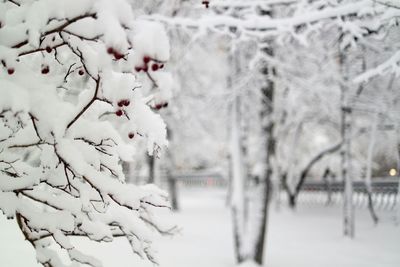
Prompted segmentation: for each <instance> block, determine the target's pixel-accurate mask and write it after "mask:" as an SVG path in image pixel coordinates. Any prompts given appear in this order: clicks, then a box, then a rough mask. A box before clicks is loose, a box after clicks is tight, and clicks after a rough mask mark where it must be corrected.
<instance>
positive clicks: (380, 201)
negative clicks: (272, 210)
mask: <svg viewBox="0 0 400 267" xmlns="http://www.w3.org/2000/svg"><path fill="white" fill-rule="evenodd" d="M371 187H372V203H373V205H374V207H375V208H376V209H377V210H380V209H384V210H392V209H393V208H394V207H395V206H396V202H397V191H398V180H395V179H389V178H382V179H374V180H373V181H372V183H371ZM353 189H354V193H353V202H354V205H355V207H357V208H367V206H368V196H367V187H366V184H365V182H364V181H355V182H354V183H353ZM343 191H344V183H343V182H324V181H315V182H314V181H308V182H306V183H305V184H304V185H303V187H302V190H301V192H300V194H299V196H298V200H297V201H298V203H303V204H319V205H321V204H323V205H333V204H340V203H342V201H343ZM281 196H282V197H283V198H286V196H285V193H284V192H281Z"/></svg>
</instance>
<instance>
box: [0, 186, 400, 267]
mask: <svg viewBox="0 0 400 267" xmlns="http://www.w3.org/2000/svg"><path fill="white" fill-rule="evenodd" d="M180 193H181V194H180V197H181V198H180V204H181V211H180V212H178V213H177V214H176V215H175V220H176V221H177V222H179V225H180V226H181V228H182V231H181V234H179V235H178V236H175V237H172V238H169V237H167V238H165V237H164V238H161V240H160V242H159V244H158V251H159V256H160V257H159V258H160V265H161V267H232V266H234V265H235V264H234V255H233V247H232V229H231V218H230V214H229V211H228V210H227V209H226V208H225V205H224V201H225V193H224V191H222V190H220V189H212V190H209V189H204V188H203V189H183V190H181V192H180ZM356 215H357V220H356V238H355V239H354V240H348V239H346V238H344V237H343V236H342V233H341V208H340V207H339V206H333V207H323V206H316V205H315V206H305V205H303V206H301V205H300V207H299V208H298V210H297V211H296V212H295V213H293V212H291V211H288V210H285V209H282V210H281V211H279V212H277V211H276V210H275V209H274V207H273V206H272V209H271V215H270V221H269V232H268V234H269V236H268V243H267V248H266V249H267V255H266V266H268V267H292V266H293V267H314V266H315V267H321V266H323V267H358V266H363V267H398V266H400V226H395V223H394V218H393V216H394V213H393V212H381V213H380V214H379V215H380V217H381V223H380V224H379V225H378V226H376V227H375V226H374V225H373V223H372V222H371V220H370V218H369V217H368V214H367V212H366V210H357V213H356ZM76 243H77V245H79V246H82V247H84V248H85V251H86V252H88V253H91V254H93V255H97V256H98V257H99V258H100V259H101V260H102V261H103V262H104V266H105V267H128V266H141V267H142V266H143V267H147V266H149V267H150V266H153V265H152V264H150V263H146V262H144V261H141V260H140V259H138V257H137V256H134V255H132V253H131V252H130V250H129V247H128V245H127V243H125V242H123V241H122V240H121V241H118V242H116V243H115V244H114V245H112V246H110V245H96V246H93V245H89V244H88V243H87V242H84V241H82V240H79V242H78V241H77V242H76ZM30 266H39V265H37V264H36V263H35V258H34V254H33V251H32V250H31V249H30V245H29V243H27V242H24V241H23V236H22V235H21V234H20V233H19V232H18V229H17V228H16V225H15V223H14V222H12V221H8V222H7V221H6V220H5V219H4V218H3V217H2V218H0V267H30Z"/></svg>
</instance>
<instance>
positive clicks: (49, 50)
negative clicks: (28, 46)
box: [46, 46, 51, 54]
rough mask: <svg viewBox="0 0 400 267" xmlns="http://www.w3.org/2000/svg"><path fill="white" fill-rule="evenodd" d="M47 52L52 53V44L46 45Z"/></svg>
mask: <svg viewBox="0 0 400 267" xmlns="http://www.w3.org/2000/svg"><path fill="white" fill-rule="evenodd" d="M46 52H47V53H49V54H50V53H51V47H50V46H46Z"/></svg>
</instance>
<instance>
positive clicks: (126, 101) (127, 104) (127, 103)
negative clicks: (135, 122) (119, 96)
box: [123, 99, 131, 107]
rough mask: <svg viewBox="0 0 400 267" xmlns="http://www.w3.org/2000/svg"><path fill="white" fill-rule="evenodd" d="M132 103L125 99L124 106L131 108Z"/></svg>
mask: <svg viewBox="0 0 400 267" xmlns="http://www.w3.org/2000/svg"><path fill="white" fill-rule="evenodd" d="M130 103H131V101H129V100H128V99H125V100H124V101H123V105H124V106H126V107H127V106H129V104H130Z"/></svg>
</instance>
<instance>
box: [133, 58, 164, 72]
mask: <svg viewBox="0 0 400 267" xmlns="http://www.w3.org/2000/svg"><path fill="white" fill-rule="evenodd" d="M151 61H153V63H152V64H151V66H150V68H151V70H152V71H157V70H159V69H162V68H164V64H162V63H158V62H156V61H155V60H154V59H152V58H151V57H149V56H144V57H143V65H142V66H136V67H135V70H136V71H137V72H140V71H144V72H148V71H149V64H150V62H151Z"/></svg>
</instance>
